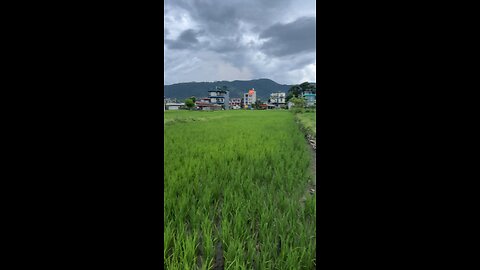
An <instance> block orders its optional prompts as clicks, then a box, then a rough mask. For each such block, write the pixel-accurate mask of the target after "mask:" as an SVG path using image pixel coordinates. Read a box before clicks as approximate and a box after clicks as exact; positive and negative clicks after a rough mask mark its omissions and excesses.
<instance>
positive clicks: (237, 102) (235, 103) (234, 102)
mask: <svg viewBox="0 0 480 270" xmlns="http://www.w3.org/2000/svg"><path fill="white" fill-rule="evenodd" d="M241 107H242V99H241V98H231V99H230V109H233V110H238V109H240V108H241Z"/></svg>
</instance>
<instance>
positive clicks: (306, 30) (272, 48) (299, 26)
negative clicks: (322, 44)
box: [260, 17, 317, 56]
mask: <svg viewBox="0 0 480 270" xmlns="http://www.w3.org/2000/svg"><path fill="white" fill-rule="evenodd" d="M260 38H261V39H268V41H267V42H265V43H264V44H263V45H262V48H261V49H262V50H263V51H265V52H266V53H267V54H271V55H275V56H285V55H291V54H297V53H301V52H312V51H315V49H316V46H317V44H316V39H317V36H316V19H315V18H313V17H309V18H306V17H304V18H299V19H297V20H296V21H294V22H292V23H287V24H275V25H273V26H271V27H270V28H268V29H267V30H265V31H264V32H263V33H262V34H261V35H260Z"/></svg>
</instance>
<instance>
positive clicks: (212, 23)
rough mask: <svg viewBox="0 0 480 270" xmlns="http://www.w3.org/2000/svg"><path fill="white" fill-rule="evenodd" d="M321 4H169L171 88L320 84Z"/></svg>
mask: <svg viewBox="0 0 480 270" xmlns="http://www.w3.org/2000/svg"><path fill="white" fill-rule="evenodd" d="M315 10H316V3H315V0H165V6H164V23H165V24H164V25H165V29H164V42H163V47H164V58H163V61H164V62H163V64H164V67H165V74H164V76H165V84H173V83H179V82H192V81H197V82H204V81H220V80H228V81H231V80H251V79H259V78H268V79H272V80H274V81H276V82H277V83H281V84H298V83H302V82H304V81H310V82H315V81H316V11H315Z"/></svg>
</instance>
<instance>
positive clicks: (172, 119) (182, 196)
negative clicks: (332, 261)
mask: <svg viewBox="0 0 480 270" xmlns="http://www.w3.org/2000/svg"><path fill="white" fill-rule="evenodd" d="M164 125H165V129H164V138H165V140H164V146H165V148H164V188H165V193H164V195H165V200H164V207H165V209H164V211H165V212H164V217H165V223H164V236H165V240H164V244H165V249H164V259H165V266H166V268H167V269H213V267H214V265H223V268H224V269H253V268H255V269H274V268H276V269H311V268H313V267H314V262H315V250H316V246H315V237H314V236H315V232H316V230H315V221H314V220H315V215H316V209H315V196H309V197H308V198H307V200H306V201H305V204H304V205H302V204H301V203H300V202H299V201H300V199H301V197H302V196H303V195H304V194H305V189H306V188H307V187H308V182H309V180H310V177H311V175H310V172H309V162H310V159H311V155H310V152H309V150H308V147H309V146H308V144H307V143H306V141H305V139H304V134H303V133H302V131H301V130H300V129H299V127H298V125H297V124H296V123H295V116H294V115H293V114H291V113H289V112H285V111H218V112H212V113H206V112H185V111H179V112H173V111H172V112H166V113H165V114H164ZM312 236H313V237H312Z"/></svg>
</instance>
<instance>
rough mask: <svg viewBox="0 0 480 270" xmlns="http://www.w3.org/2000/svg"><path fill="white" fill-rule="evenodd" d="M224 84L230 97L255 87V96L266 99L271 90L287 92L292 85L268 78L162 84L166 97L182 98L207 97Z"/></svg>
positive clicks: (236, 96)
mask: <svg viewBox="0 0 480 270" xmlns="http://www.w3.org/2000/svg"><path fill="white" fill-rule="evenodd" d="M216 86H218V87H222V86H226V87H228V89H229V90H230V98H241V97H243V94H244V93H246V92H248V90H249V89H252V88H255V91H257V98H260V99H261V100H263V101H266V100H268V99H269V98H270V94H271V93H273V92H285V93H287V92H288V90H289V89H290V87H292V85H286V84H278V83H276V82H274V81H272V80H270V79H258V80H250V81H217V82H189V83H177V84H172V85H164V86H163V93H164V96H165V97H167V98H176V99H179V100H183V99H186V98H189V97H192V96H195V97H197V98H202V97H207V96H208V91H209V90H214V89H215V87H216Z"/></svg>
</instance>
